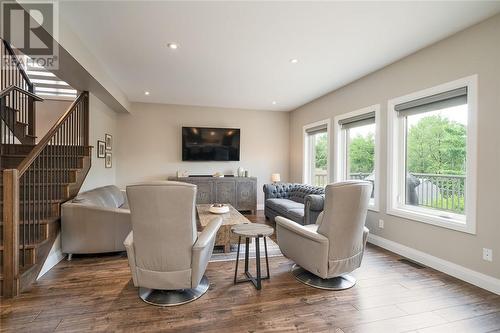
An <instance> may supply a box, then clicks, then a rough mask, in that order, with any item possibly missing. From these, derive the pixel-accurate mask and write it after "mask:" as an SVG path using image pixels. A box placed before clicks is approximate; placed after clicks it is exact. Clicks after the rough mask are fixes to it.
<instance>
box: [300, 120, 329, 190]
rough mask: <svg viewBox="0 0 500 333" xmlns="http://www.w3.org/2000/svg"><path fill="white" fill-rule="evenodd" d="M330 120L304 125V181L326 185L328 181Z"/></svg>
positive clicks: (315, 184) (316, 184)
mask: <svg viewBox="0 0 500 333" xmlns="http://www.w3.org/2000/svg"><path fill="white" fill-rule="evenodd" d="M329 123H330V121H329V120H322V121H319V122H316V123H314V124H309V125H307V126H304V175H303V179H304V183H306V184H311V185H314V186H322V187H324V186H326V185H327V184H328V183H329V180H330V177H329V161H328V160H329V155H330V154H329V152H330V144H329V140H330V139H329V138H330V135H329V132H330V126H329Z"/></svg>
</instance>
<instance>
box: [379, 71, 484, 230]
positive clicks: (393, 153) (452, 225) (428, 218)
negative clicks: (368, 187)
mask: <svg viewBox="0 0 500 333" xmlns="http://www.w3.org/2000/svg"><path fill="white" fill-rule="evenodd" d="M477 81H478V77H477V75H472V76H468V77H465V78H461V79H458V80H455V81H452V82H448V83H445V84H441V85H439V86H435V87H432V88H429V89H425V90H421V91H418V92H415V93H412V94H409V95H405V96H401V97H398V98H394V99H391V100H389V102H388V107H387V110H388V114H387V122H388V132H387V134H388V136H387V140H388V141H387V146H388V151H387V171H388V174H387V214H390V215H395V216H399V217H403V218H406V219H410V220H414V221H417V222H423V223H428V224H432V225H436V226H440V227H443V228H448V229H452V230H457V231H462V232H465V233H470V234H475V233H476V200H477V133H478V131H477V111H478V108H477V86H478V84H477ZM461 87H467V104H468V114H467V117H468V119H467V166H466V169H467V171H466V177H467V179H466V198H467V200H466V203H465V211H466V215H465V218H464V215H459V214H450V213H446V215H447V216H448V217H447V218H445V217H441V216H438V215H439V214H436V211H435V210H432V209H426V208H422V207H410V206H409V205H404V204H402V203H400V202H399V200H398V194H399V193H403V194H404V193H405V192H404V191H405V181H404V180H403V179H404V178H403V177H402V176H404V173H405V170H404V169H405V164H404V160H405V146H406V143H405V140H401V139H400V138H404V135H405V133H404V128H403V126H402V125H403V121H404V120H403V119H401V118H399V117H398V116H397V113H396V111H395V110H394V107H395V105H397V104H400V103H403V102H408V101H411V100H415V99H419V98H422V97H426V96H430V95H435V94H438V93H442V92H445V91H449V90H453V89H457V88H461Z"/></svg>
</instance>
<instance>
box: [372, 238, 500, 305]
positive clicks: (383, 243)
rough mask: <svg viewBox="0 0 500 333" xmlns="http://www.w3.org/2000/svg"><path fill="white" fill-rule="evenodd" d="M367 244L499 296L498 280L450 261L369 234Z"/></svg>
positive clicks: (499, 282)
mask: <svg viewBox="0 0 500 333" xmlns="http://www.w3.org/2000/svg"><path fill="white" fill-rule="evenodd" d="M368 242H370V243H372V244H374V245H377V246H380V247H381V248H384V249H386V250H389V251H391V252H394V253H397V254H399V255H400V256H403V257H405V258H408V259H411V260H413V261H416V262H418V263H420V264H422V265H424V266H427V267H430V268H433V269H435V270H438V271H440V272H443V273H445V274H448V275H450V276H453V277H455V278H457V279H460V280H462V281H465V282H468V283H470V284H473V285H475V286H477V287H479V288H483V289H486V290H488V291H491V292H492V293H495V294H497V295H500V279H497V278H494V277H492V276H489V275H486V274H483V273H479V272H476V271H473V270H472V269H469V268H466V267H463V266H460V265H457V264H454V263H452V262H450V261H447V260H443V259H441V258H438V257H435V256H432V255H430V254H427V253H425V252H422V251H419V250H416V249H413V248H411V247H408V246H405V245H402V244H399V243H396V242H393V241H391V240H388V239H385V238H382V237H380V236H377V235H372V234H370V235H369V236H368Z"/></svg>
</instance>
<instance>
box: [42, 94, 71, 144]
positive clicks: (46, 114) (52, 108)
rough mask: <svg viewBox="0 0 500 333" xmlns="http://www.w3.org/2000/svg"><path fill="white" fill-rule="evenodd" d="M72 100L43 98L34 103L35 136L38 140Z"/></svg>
mask: <svg viewBox="0 0 500 333" xmlns="http://www.w3.org/2000/svg"><path fill="white" fill-rule="evenodd" d="M72 102H73V101H71V100H70V101H66V100H54V99H45V100H44V101H43V102H38V103H37V104H36V136H37V142H38V141H40V140H41V139H42V138H43V137H44V135H45V134H47V132H48V131H49V129H51V128H52V126H54V124H55V123H56V121H57V120H58V119H59V118H60V117H61V116H62V115H63V113H64V112H66V111H67V110H68V108H69V106H70V105H71V103H72Z"/></svg>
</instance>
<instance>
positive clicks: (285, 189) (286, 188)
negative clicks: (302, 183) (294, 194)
mask: <svg viewBox="0 0 500 333" xmlns="http://www.w3.org/2000/svg"><path fill="white" fill-rule="evenodd" d="M295 186H297V184H292V183H277V184H266V185H264V193H265V195H266V199H268V198H276V199H288V198H289V197H290V191H292V190H293V189H294V188H295Z"/></svg>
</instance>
